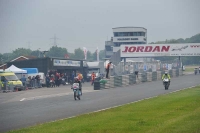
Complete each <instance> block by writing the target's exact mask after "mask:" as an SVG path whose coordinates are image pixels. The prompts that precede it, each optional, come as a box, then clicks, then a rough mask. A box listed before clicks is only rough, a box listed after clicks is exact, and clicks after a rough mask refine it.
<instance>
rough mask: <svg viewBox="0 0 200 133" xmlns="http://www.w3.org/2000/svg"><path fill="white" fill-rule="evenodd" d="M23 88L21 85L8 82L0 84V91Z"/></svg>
mask: <svg viewBox="0 0 200 133" xmlns="http://www.w3.org/2000/svg"><path fill="white" fill-rule="evenodd" d="M24 89H25V88H24V87H23V86H21V85H13V84H10V83H2V84H1V85H0V92H6V93H7V92H14V91H18V90H24Z"/></svg>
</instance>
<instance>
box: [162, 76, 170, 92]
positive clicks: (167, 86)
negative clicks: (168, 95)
mask: <svg viewBox="0 0 200 133" xmlns="http://www.w3.org/2000/svg"><path fill="white" fill-rule="evenodd" d="M163 85H164V87H165V90H168V88H169V79H168V78H164V79H163Z"/></svg>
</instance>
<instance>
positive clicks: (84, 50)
mask: <svg viewBox="0 0 200 133" xmlns="http://www.w3.org/2000/svg"><path fill="white" fill-rule="evenodd" d="M83 53H84V56H85V60H87V49H86V47H83Z"/></svg>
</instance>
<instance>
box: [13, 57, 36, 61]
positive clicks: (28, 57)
mask: <svg viewBox="0 0 200 133" xmlns="http://www.w3.org/2000/svg"><path fill="white" fill-rule="evenodd" d="M20 58H24V59H26V60H28V59H35V58H37V57H35V56H19V57H17V58H15V59H13V60H11V61H10V62H13V61H16V60H18V59H20Z"/></svg>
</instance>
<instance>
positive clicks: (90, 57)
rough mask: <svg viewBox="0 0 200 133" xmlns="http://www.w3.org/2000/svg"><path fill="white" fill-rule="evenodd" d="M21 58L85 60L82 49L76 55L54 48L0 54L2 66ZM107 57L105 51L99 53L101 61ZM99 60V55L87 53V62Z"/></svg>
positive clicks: (18, 49)
mask: <svg viewBox="0 0 200 133" xmlns="http://www.w3.org/2000/svg"><path fill="white" fill-rule="evenodd" d="M19 56H33V57H38V58H42V57H59V58H69V59H79V60H82V59H84V57H85V56H84V52H83V50H82V49H81V48H77V49H75V50H74V53H70V52H68V50H67V49H66V48H62V47H58V46H52V47H51V48H50V49H49V50H48V51H39V50H31V49H27V48H17V49H15V50H14V51H12V52H11V53H4V54H1V53H0V64H3V63H5V62H9V61H11V60H13V59H15V58H17V57H19ZM104 57H105V51H104V50H100V51H99V59H100V60H103V58H104ZM96 60H97V53H96V51H95V52H93V53H92V52H91V51H87V61H96Z"/></svg>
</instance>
